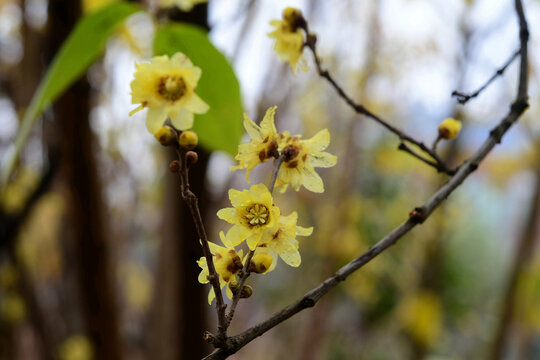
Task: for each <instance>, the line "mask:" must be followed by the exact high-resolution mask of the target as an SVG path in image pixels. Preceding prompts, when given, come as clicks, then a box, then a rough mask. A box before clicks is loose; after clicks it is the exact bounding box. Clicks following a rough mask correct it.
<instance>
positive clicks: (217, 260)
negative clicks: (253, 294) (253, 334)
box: [197, 231, 243, 304]
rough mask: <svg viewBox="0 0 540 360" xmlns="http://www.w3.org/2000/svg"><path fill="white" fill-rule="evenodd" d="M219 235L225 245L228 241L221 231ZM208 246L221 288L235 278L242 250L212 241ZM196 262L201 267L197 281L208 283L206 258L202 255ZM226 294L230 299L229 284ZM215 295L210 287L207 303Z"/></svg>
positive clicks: (240, 265) (240, 261)
mask: <svg viewBox="0 0 540 360" xmlns="http://www.w3.org/2000/svg"><path fill="white" fill-rule="evenodd" d="M219 237H220V238H221V241H222V242H223V244H224V245H225V246H227V244H228V243H229V241H228V240H227V238H226V237H225V234H224V233H223V231H222V232H220V233H219ZM208 246H209V247H210V252H211V253H212V255H213V257H212V260H213V262H214V267H215V269H216V272H217V274H218V275H219V286H220V288H223V287H224V286H225V285H228V284H230V283H231V282H232V281H233V280H236V274H237V273H238V272H239V271H240V270H241V269H242V267H243V265H242V255H243V251H242V250H240V251H238V252H236V250H234V248H232V247H229V246H227V247H223V246H219V245H217V244H214V243H212V242H209V243H208ZM197 264H198V265H199V266H200V268H201V272H200V274H199V282H200V283H201V284H208V283H209V280H208V275H209V274H210V272H209V270H208V263H207V262H206V258H205V257H204V256H203V257H201V258H200V259H199V260H198V261H197ZM226 294H227V297H228V298H229V299H232V295H233V294H232V291H231V289H230V288H229V286H227V289H226ZM215 297H216V294H215V293H214V288H211V289H210V292H209V293H208V303H209V304H212V300H214V298H215Z"/></svg>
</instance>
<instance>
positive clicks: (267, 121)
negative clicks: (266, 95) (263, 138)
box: [261, 106, 277, 135]
mask: <svg viewBox="0 0 540 360" xmlns="http://www.w3.org/2000/svg"><path fill="white" fill-rule="evenodd" d="M276 109H277V106H274V107H271V108H268V110H266V114H265V115H264V118H263V120H262V121H261V129H262V132H263V134H265V135H268V134H272V135H276V134H277V130H276V125H275V124H274V115H275V113H276Z"/></svg>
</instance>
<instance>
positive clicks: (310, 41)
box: [302, 21, 446, 173]
mask: <svg viewBox="0 0 540 360" xmlns="http://www.w3.org/2000/svg"><path fill="white" fill-rule="evenodd" d="M302 28H303V29H304V31H305V33H306V42H305V43H304V46H306V47H307V48H309V49H310V50H311V52H312V53H313V58H314V61H315V66H316V68H317V72H318V74H319V75H320V76H321V77H323V78H325V79H326V80H327V81H328V82H329V83H330V85H332V87H333V88H334V89H335V90H336V92H337V93H338V95H339V96H340V97H341V98H342V99H343V100H345V102H346V103H347V104H348V105H349V106H350V107H351V108H352V109H353V110H354V111H355V112H356V113H357V114H362V115H365V116H367V117H369V118H370V119H372V120H374V121H375V122H377V123H379V124H380V125H382V126H384V127H385V128H386V129H388V130H389V131H390V132H392V133H394V134H395V135H397V136H398V137H399V139H400V140H401V141H402V142H403V141H406V142H408V143H411V144H414V145H416V146H417V147H418V148H419V149H420V150H422V151H423V152H425V153H426V154H428V155H429V156H431V157H432V158H433V159H434V160H435V162H436V163H437V168H438V169H446V165H445V164H444V161H443V160H442V159H441V158H440V157H439V156H438V155H437V153H436V152H435V151H433V150H432V149H430V148H429V147H427V146H426V145H425V144H424V143H423V142H421V141H418V140H416V139H414V138H413V137H412V136H410V135H407V134H405V133H404V132H403V131H401V130H400V129H398V128H397V127H395V126H394V125H391V124H390V123H388V122H386V121H385V120H383V119H382V118H380V117H379V116H377V115H375V114H374V113H372V112H371V111H369V110H368V109H367V108H365V107H364V106H363V105H361V104H357V103H356V102H355V101H354V100H353V99H352V98H351V97H350V96H349V95H347V94H346V93H345V91H344V90H343V88H342V87H341V86H339V85H338V83H337V82H336V81H335V80H334V78H333V77H332V76H331V75H330V73H329V72H328V70H327V69H323V68H322V65H321V61H320V59H319V56H318V54H317V46H316V44H317V37H316V36H315V35H314V34H310V33H309V28H308V24H307V22H305V21H304V22H303V26H302ZM443 172H445V173H446V171H443Z"/></svg>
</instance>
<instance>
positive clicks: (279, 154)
mask: <svg viewBox="0 0 540 360" xmlns="http://www.w3.org/2000/svg"><path fill="white" fill-rule="evenodd" d="M302 20H303V18H302V15H301V13H300V11H299V10H296V9H292V8H287V9H286V10H285V11H284V20H283V21H276V22H274V23H273V24H274V25H275V26H276V27H278V29H277V30H276V31H275V32H274V33H272V34H270V36H272V37H276V50H279V51H282V52H285V53H287V54H288V55H287V56H286V60H287V61H289V62H290V63H291V67H292V68H293V71H294V70H295V69H296V64H297V63H298V61H299V59H300V57H301V51H302V48H303V41H304V40H303V34H302V32H301V29H300V28H299V26H300V25H299V24H300V22H301V21H302ZM136 68H137V71H136V72H135V75H134V80H133V81H132V83H131V90H132V103H133V104H139V106H138V107H137V108H136V109H135V110H133V111H132V112H131V113H130V115H131V114H134V113H136V112H138V111H140V110H142V109H144V108H148V112H147V116H146V127H147V128H148V131H149V132H150V133H151V134H153V135H154V136H155V138H156V139H157V140H158V141H159V142H160V143H161V144H163V145H170V144H172V143H173V141H178V143H179V144H180V145H181V146H183V147H185V148H186V149H190V148H191V147H190V146H188V145H190V144H192V143H194V144H196V138H195V137H196V134H194V133H193V132H191V131H186V130H187V129H190V128H191V127H192V126H193V121H194V114H202V113H205V112H206V111H208V109H209V106H208V105H207V104H206V103H205V102H204V101H203V100H202V99H200V98H199V97H198V96H197V94H196V93H195V89H196V87H197V83H198V81H199V79H200V77H201V73H202V71H201V69H200V68H198V67H196V66H194V65H193V64H192V62H191V61H190V60H189V59H188V57H187V56H185V55H184V54H182V53H176V54H175V55H173V56H172V57H171V58H169V57H168V56H165V55H164V56H157V57H154V58H152V59H151V60H150V62H145V63H141V64H137V65H136ZM275 112H276V107H275V106H274V107H272V108H270V109H268V110H267V112H266V114H265V116H264V119H263V120H262V122H261V124H260V126H259V125H257V124H255V123H254V122H253V121H252V120H251V119H250V118H249V117H248V116H247V115H244V127H245V128H246V131H247V133H248V134H249V135H250V137H251V140H250V141H249V142H247V143H244V144H240V145H239V148H238V154H237V155H236V157H235V159H236V160H237V161H238V165H237V166H234V167H232V168H231V170H238V169H246V179H247V181H248V182H249V172H250V171H251V170H252V169H253V168H255V167H256V166H257V165H258V164H261V163H264V162H266V161H267V160H268V159H271V158H272V159H274V160H277V161H279V162H280V168H279V171H278V173H277V177H276V179H275V181H276V182H275V185H276V186H277V187H280V188H281V192H282V193H284V192H285V191H286V190H287V188H288V186H289V185H291V186H292V188H294V189H295V190H296V191H298V190H300V187H302V186H304V187H305V188H306V189H307V190H310V191H313V192H316V193H322V192H323V191H324V185H323V181H322V179H321V177H320V176H319V175H318V174H317V173H316V172H315V168H317V167H331V166H334V165H335V164H336V162H337V158H336V156H334V155H331V154H329V153H327V152H324V150H325V149H326V148H327V147H328V145H329V143H330V134H329V132H328V130H327V129H324V130H321V131H319V132H318V133H317V134H315V136H313V137H312V138H311V139H307V140H303V139H302V136H301V135H296V136H291V134H290V133H289V132H287V131H285V132H281V133H278V132H277V130H276V126H275V124H274V116H275ZM173 128H175V129H176V130H179V131H182V132H181V134H180V136H179V137H178V136H177V133H176V131H175V130H173ZM194 136H195V137H194ZM192 138H193V139H192ZM229 198H230V201H231V204H232V207H228V208H224V209H221V210H219V211H218V213H217V216H218V217H219V218H220V219H222V220H225V221H227V222H228V223H230V224H232V227H231V228H230V229H229V230H228V231H227V233H226V234H225V233H224V232H221V233H220V234H219V235H220V238H221V242H222V243H223V245H224V246H220V245H217V244H214V243H210V244H209V247H210V251H211V253H212V256H213V262H214V264H215V269H216V272H217V273H218V275H219V281H220V285H221V288H223V287H225V286H226V285H227V288H226V294H227V296H228V297H229V298H232V296H233V293H235V292H236V291H240V292H242V291H244V289H239V288H238V287H239V285H238V281H237V275H238V274H239V273H240V272H241V270H242V269H243V268H244V266H245V265H246V261H247V258H248V255H244V254H243V251H242V250H238V251H237V250H236V249H235V247H236V246H239V245H241V244H242V243H243V242H244V241H245V242H246V244H247V246H248V248H249V249H250V250H251V251H253V256H252V257H251V260H250V263H249V264H247V265H248V267H247V269H248V270H249V271H250V272H253V273H259V274H263V273H267V272H270V271H272V270H273V269H274V268H275V267H276V264H277V259H278V257H280V258H281V259H282V260H283V261H284V262H285V263H286V264H288V265H290V266H294V267H297V266H299V265H300V262H301V257H300V253H299V251H298V248H299V245H298V240H296V236H309V235H311V233H312V232H313V228H312V227H311V228H304V227H301V226H298V225H297V224H296V223H297V220H298V214H297V213H296V212H292V213H291V214H289V215H286V216H285V215H282V214H281V211H280V209H279V208H278V207H277V206H276V205H275V204H274V199H273V197H272V194H271V193H270V191H269V190H268V188H267V187H266V186H264V185H262V184H257V185H253V186H251V188H250V189H249V190H243V191H239V190H235V189H231V190H229ZM197 263H198V264H199V266H200V267H201V269H202V270H201V273H200V275H199V282H201V283H203V284H205V283H208V282H209V280H208V275H209V269H208V264H207V259H206V258H205V257H201V258H200V260H199V261H198V262H197ZM214 297H215V294H214V290H213V289H211V290H210V293H209V295H208V301H209V303H211V302H212V300H213V299H214Z"/></svg>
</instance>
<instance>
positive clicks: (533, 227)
mask: <svg viewBox="0 0 540 360" xmlns="http://www.w3.org/2000/svg"><path fill="white" fill-rule="evenodd" d="M538 145H539V143H538V142H537V143H536V148H538ZM535 175H536V182H535V185H534V190H533V195H532V199H531V204H530V211H529V214H528V216H527V220H526V223H525V228H524V229H523V232H522V234H521V237H520V238H519V240H518V242H517V244H516V250H515V251H516V252H515V254H514V258H513V259H512V262H511V264H510V274H509V277H508V281H507V284H506V289H505V291H504V293H503V300H502V303H501V309H500V316H499V324H498V326H497V328H496V330H495V337H494V339H493V344H492V347H491V352H490V354H489V359H491V360H500V359H504V358H505V356H504V355H505V354H506V349H507V347H506V345H507V343H508V340H509V339H508V338H509V335H510V333H511V331H512V328H513V326H514V320H515V307H516V300H517V297H518V294H517V287H518V282H519V279H520V276H521V275H522V274H523V272H524V270H525V269H526V268H527V266H528V265H529V264H530V261H531V257H532V256H533V255H534V251H533V250H534V242H535V239H536V238H537V237H538V230H539V229H538V220H539V218H540V162H538V161H537V164H536V169H535Z"/></svg>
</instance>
